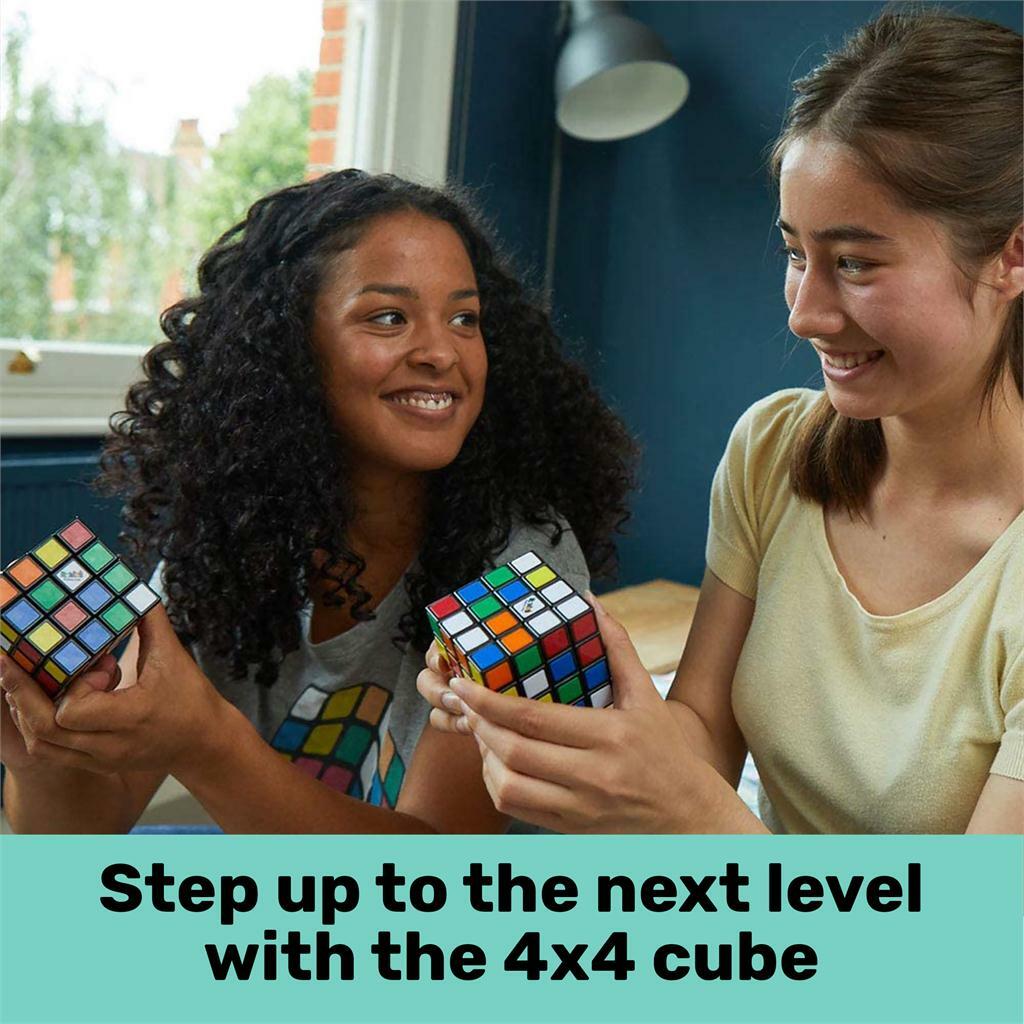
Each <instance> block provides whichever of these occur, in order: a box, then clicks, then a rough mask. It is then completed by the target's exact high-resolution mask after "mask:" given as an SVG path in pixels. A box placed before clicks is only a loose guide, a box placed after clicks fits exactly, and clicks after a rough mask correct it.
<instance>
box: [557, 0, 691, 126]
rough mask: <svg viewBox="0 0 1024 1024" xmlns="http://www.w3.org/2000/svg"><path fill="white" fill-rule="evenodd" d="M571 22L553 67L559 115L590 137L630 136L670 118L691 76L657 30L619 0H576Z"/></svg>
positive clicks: (563, 122) (561, 123) (564, 123)
mask: <svg viewBox="0 0 1024 1024" xmlns="http://www.w3.org/2000/svg"><path fill="white" fill-rule="evenodd" d="M571 6H572V10H573V26H572V30H571V34H570V36H569V38H568V40H567V41H566V43H565V46H564V47H563V48H562V52H561V54H560V56H559V58H558V65H557V67H556V69H555V100H556V108H555V119H556V120H557V122H558V125H559V127H560V128H561V129H562V131H564V132H566V134H568V135H572V136H574V137H575V138H578V139H587V140H590V141H593V142H601V141H608V140H611V139H625V138H629V136H631V135H638V134H639V133H640V132H645V131H647V130H648V129H649V128H654V127H655V126H656V125H659V124H661V123H662V122H663V121H666V120H667V119H668V118H670V117H671V116H672V115H673V114H674V113H675V112H676V111H677V110H678V109H679V108H680V107H681V106H682V105H683V102H684V101H685V99H686V96H687V93H689V91H690V82H689V79H688V78H687V77H686V75H685V74H684V73H683V72H682V70H680V68H679V67H678V66H677V65H676V64H675V62H674V61H673V59H672V55H671V54H670V53H669V52H668V50H667V49H666V47H665V44H664V43H662V41H661V39H660V38H659V37H658V35H657V33H656V32H654V31H653V30H652V29H650V28H648V27H647V26H646V25H642V24H641V23H640V22H638V21H636V20H635V19H633V18H630V17H628V16H627V15H626V14H624V13H623V5H622V4H621V3H610V2H603V3H602V2H583V0H575V2H573V3H572V5H571Z"/></svg>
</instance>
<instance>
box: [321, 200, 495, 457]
mask: <svg viewBox="0 0 1024 1024" xmlns="http://www.w3.org/2000/svg"><path fill="white" fill-rule="evenodd" d="M312 335H313V344H314V347H315V348H316V350H317V353H318V355H319V356H320V359H321V362H322V363H323V366H324V374H325V381H324V385H325V389H326V392H327V396H328V401H329V403H330V406H331V410H332V414H333V418H334V422H335V424H336V426H337V427H338V429H339V430H340V431H341V433H342V435H343V436H344V438H345V440H346V442H347V444H348V446H349V453H350V455H351V457H352V458H353V460H354V461H355V463H356V464H357V466H359V467H361V468H373V469H384V470H387V471H398V472H425V471H428V470H432V469H440V468H441V467H443V466H447V465H448V464H449V463H451V462H452V461H453V460H454V459H455V457H456V456H457V455H458V453H459V450H460V449H461V447H462V444H463V442H464V441H465V439H466V436H467V434H468V433H469V431H470V429H471V428H472V426H473V424H474V423H475V422H476V419H477V417H478V416H479V415H480V410H481V408H482V406H483V400H484V386H485V382H486V378H487V351H486V349H485V347H484V339H483V336H482V334H481V333H480V298H479V295H478V292H477V282H476V275H475V274H474V272H473V266H472V264H471V263H470V259H469V255H468V254H467V252H466V249H465V246H464V245H463V244H462V239H461V238H460V237H459V235H458V234H457V233H456V231H455V230H454V229H453V228H452V227H450V226H449V225H448V224H446V223H444V222H443V221H439V220H434V219H433V218H431V217H427V216H424V215H423V214H420V213H416V212H411V211H410V212H406V211H403V212H401V213H393V214H386V215H383V216H381V217H380V218H378V219H376V220H373V221H371V222H370V223H369V224H368V225H367V227H366V229H365V230H364V231H363V233H362V235H360V237H359V240H358V241H357V242H356V244H355V245H354V246H353V247H352V248H350V249H348V250H346V251H345V252H343V253H341V254H340V255H339V256H338V257H337V259H336V260H335V262H334V265H333V267H332V270H331V271H330V272H329V273H328V275H327V277H326V279H325V281H324V284H323V286H322V287H321V289H320V292H319V294H318V296H317V299H316V305H315V310H314V319H313V332H312Z"/></svg>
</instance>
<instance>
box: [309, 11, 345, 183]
mask: <svg viewBox="0 0 1024 1024" xmlns="http://www.w3.org/2000/svg"><path fill="white" fill-rule="evenodd" d="M347 22H348V0H323V36H322V37H321V39H320V67H319V68H318V69H317V73H316V77H315V78H314V79H313V106H312V109H311V111H310V115H309V156H308V158H307V164H306V177H307V178H308V179H309V178H318V177H319V176H320V175H321V174H325V173H326V172H328V171H332V170H334V166H335V156H336V152H337V138H338V109H339V103H340V100H341V81H342V66H343V63H344V60H345V29H346V25H347Z"/></svg>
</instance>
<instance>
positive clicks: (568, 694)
mask: <svg viewBox="0 0 1024 1024" xmlns="http://www.w3.org/2000/svg"><path fill="white" fill-rule="evenodd" d="M582 696H583V689H582V687H581V686H580V677H579V676H570V677H569V678H568V679H566V681H565V682H564V683H562V685H561V686H559V687H558V699H559V700H560V701H561V702H562V703H563V704H571V703H572V702H573V701H575V700H579V699H580V697H582Z"/></svg>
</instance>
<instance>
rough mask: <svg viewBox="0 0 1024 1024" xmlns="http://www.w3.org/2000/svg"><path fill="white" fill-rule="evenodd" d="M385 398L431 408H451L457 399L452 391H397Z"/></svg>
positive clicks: (399, 402) (418, 407)
mask: <svg viewBox="0 0 1024 1024" xmlns="http://www.w3.org/2000/svg"><path fill="white" fill-rule="evenodd" d="M385 398H386V400H387V401H389V402H393V403H395V404H396V405H403V406H408V407H410V408H413V409H429V410H438V409H450V408H451V406H452V404H453V403H454V401H455V395H454V394H452V392H451V391H396V392H395V393H394V394H391V395H386V396H385Z"/></svg>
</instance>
